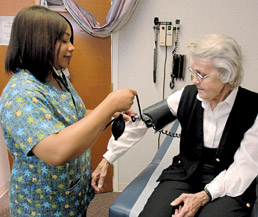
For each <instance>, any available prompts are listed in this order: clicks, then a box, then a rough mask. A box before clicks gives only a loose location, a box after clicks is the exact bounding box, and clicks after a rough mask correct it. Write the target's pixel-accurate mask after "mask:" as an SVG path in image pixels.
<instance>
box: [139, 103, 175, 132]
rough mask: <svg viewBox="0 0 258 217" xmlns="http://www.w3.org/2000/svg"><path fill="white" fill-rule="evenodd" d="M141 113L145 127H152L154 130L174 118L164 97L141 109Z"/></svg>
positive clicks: (157, 129)
mask: <svg viewBox="0 0 258 217" xmlns="http://www.w3.org/2000/svg"><path fill="white" fill-rule="evenodd" d="M142 113H143V114H142V118H143V121H144V122H145V124H146V125H147V127H148V128H149V127H154V129H155V130H156V131H159V130H160V129H162V128H163V127H165V126H166V125H167V124H169V123H171V122H172V121H174V120H175V119H176V117H175V116H174V115H173V114H172V113H171V111H170V109H169V107H168V104H167V100H166V99H165V100H163V101H160V102H158V103H156V104H154V105H151V106H149V107H147V108H145V109H143V112H142Z"/></svg>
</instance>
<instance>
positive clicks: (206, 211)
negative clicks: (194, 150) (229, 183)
mask: <svg viewBox="0 0 258 217" xmlns="http://www.w3.org/2000/svg"><path fill="white" fill-rule="evenodd" d="M202 172H203V171H202ZM212 173H213V172H212V170H209V168H208V170H207V168H205V169H204V172H203V175H202V176H201V177H200V179H196V178H195V179H194V180H190V181H162V182H160V183H159V185H158V186H157V187H156V188H155V190H154V191H153V193H152V195H151V196H150V197H149V199H148V201H147V203H146V205H145V207H144V209H143V211H142V212H141V213H140V215H139V217H171V215H172V214H173V213H172V211H173V208H172V206H171V205H170V203H171V202H172V201H173V200H174V199H176V198H177V197H179V196H180V195H181V194H182V193H197V192H200V191H202V190H203V188H204V186H205V185H206V184H207V183H209V182H210V181H211V180H212V179H213V178H214V175H213V174H212ZM250 215H251V209H250V208H247V207H246V206H245V205H244V204H242V203H240V202H239V200H237V199H236V198H234V197H228V196H225V197H221V198H218V199H216V200H214V201H211V202H209V203H207V204H206V205H205V206H203V207H201V209H200V210H199V211H198V212H197V213H196V215H195V217H249V216H250Z"/></svg>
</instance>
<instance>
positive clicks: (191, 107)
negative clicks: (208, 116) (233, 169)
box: [159, 85, 258, 181]
mask: <svg viewBox="0 0 258 217" xmlns="http://www.w3.org/2000/svg"><path fill="white" fill-rule="evenodd" d="M197 93H198V91H197V88H196V86H195V85H189V86H186V87H185V89H184V91H183V93H182V96H181V99H180V103H179V107H178V112H177V118H178V120H179V122H180V125H181V128H182V131H181V139H180V154H179V155H177V156H175V157H174V158H173V163H172V165H171V166H169V167H168V168H167V169H165V170H164V171H163V172H162V174H161V176H160V177H159V181H162V180H187V179H189V178H191V177H192V176H193V175H194V174H195V172H196V171H197V169H198V166H199V165H200V159H202V153H203V149H204V142H203V108H202V106H201V101H199V100H198V99H197V98H196V95H197ZM257 114H258V94H257V93H254V92H251V91H249V90H246V89H244V88H241V87H239V91H238V93H237V96H236V100H235V102H234V105H233V108H232V110H231V112H230V114H229V117H228V120H227V122H226V125H225V128H224V131H223V134H222V137H221V140H220V143H219V147H218V149H217V153H216V157H215V158H214V167H215V172H216V174H219V173H220V172H221V171H222V170H224V169H227V168H228V167H229V166H230V164H232V163H233V157H234V154H235V152H236V150H237V149H238V148H239V146H240V143H241V141H242V139H243V136H244V133H245V132H246V131H247V130H248V129H249V128H251V126H252V125H253V123H254V121H255V119H256V117H257Z"/></svg>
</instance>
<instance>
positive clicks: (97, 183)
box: [91, 158, 110, 193]
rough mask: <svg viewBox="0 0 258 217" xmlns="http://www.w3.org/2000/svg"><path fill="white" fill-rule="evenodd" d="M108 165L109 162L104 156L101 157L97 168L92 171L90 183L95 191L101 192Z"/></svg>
mask: <svg viewBox="0 0 258 217" xmlns="http://www.w3.org/2000/svg"><path fill="white" fill-rule="evenodd" d="M109 165H110V163H109V162H108V161H107V160H106V159H105V158H102V160H101V161H100V163H99V164H98V166H97V168H96V169H95V170H94V172H93V173H92V181H91V185H92V187H93V188H94V190H95V191H96V193H101V192H103V191H104V181H105V178H106V176H107V171H108V167H109Z"/></svg>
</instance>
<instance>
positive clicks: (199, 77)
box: [188, 67, 209, 81]
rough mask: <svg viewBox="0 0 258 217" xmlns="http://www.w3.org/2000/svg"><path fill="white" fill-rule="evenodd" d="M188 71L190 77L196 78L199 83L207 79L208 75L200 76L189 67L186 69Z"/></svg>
mask: <svg viewBox="0 0 258 217" xmlns="http://www.w3.org/2000/svg"><path fill="white" fill-rule="evenodd" d="M188 70H189V71H190V72H191V73H192V76H197V78H198V79H200V80H201V81H202V80H204V79H205V78H208V77H209V75H205V76H202V75H201V74H200V73H198V72H196V71H194V70H193V69H192V68H191V67H188Z"/></svg>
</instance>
